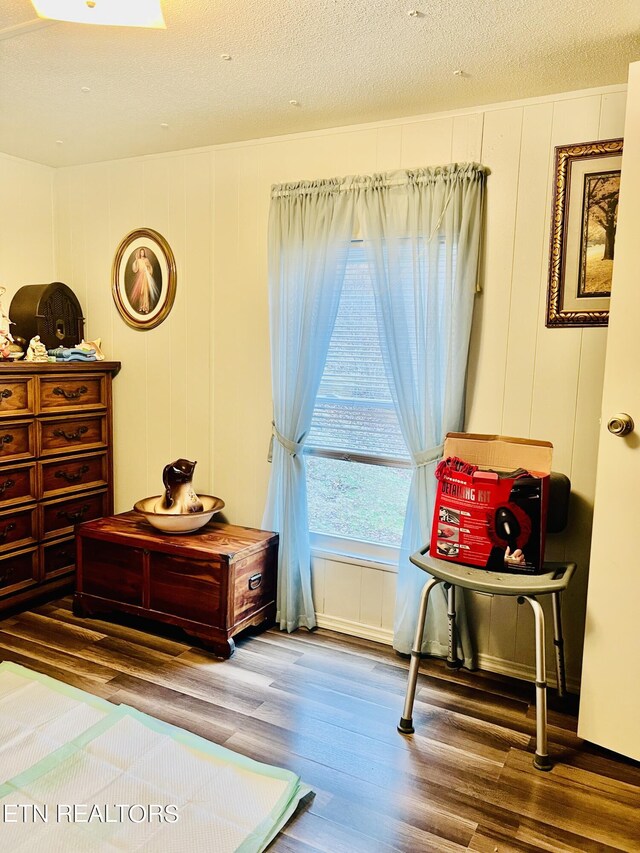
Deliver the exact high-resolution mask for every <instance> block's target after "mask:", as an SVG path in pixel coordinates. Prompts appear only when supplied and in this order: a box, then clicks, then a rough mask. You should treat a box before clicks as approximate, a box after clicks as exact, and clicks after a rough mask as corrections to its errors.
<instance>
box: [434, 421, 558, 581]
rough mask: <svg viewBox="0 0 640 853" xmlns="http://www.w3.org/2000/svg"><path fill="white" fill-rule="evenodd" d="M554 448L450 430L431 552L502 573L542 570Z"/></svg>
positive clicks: (440, 470) (441, 469)
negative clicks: (451, 431)
mask: <svg viewBox="0 0 640 853" xmlns="http://www.w3.org/2000/svg"><path fill="white" fill-rule="evenodd" d="M552 451H553V446H552V445H551V444H550V443H549V442H543V441H532V440H529V439H522V438H509V437H507V436H499V435H474V434H471V433H449V434H448V435H447V438H446V441H445V445H444V461H443V462H441V463H440V464H439V465H438V468H437V470H436V477H437V478H438V491H437V494H436V502H435V509H434V515H433V527H432V533H431V544H430V550H431V553H432V555H433V556H434V557H438V558H439V559H441V560H449V561H450V562H455V563H463V564H464V565H468V566H475V567H478V568H484V569H488V570H490V571H495V572H500V571H501V572H505V571H506V572H514V573H526V574H536V573H539V572H540V571H542V564H543V560H544V544H545V529H546V518H547V505H548V499H549V474H550V471H551V456H552Z"/></svg>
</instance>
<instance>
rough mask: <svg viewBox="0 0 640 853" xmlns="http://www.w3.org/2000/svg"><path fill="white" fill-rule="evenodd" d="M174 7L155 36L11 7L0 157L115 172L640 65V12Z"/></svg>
mask: <svg viewBox="0 0 640 853" xmlns="http://www.w3.org/2000/svg"><path fill="white" fill-rule="evenodd" d="M162 6H163V9H164V14H165V20H166V23H167V29H166V30H140V29H125V28H120V27H92V26H82V25H77V24H63V23H55V24H49V25H40V24H38V23H35V24H34V23H33V22H34V19H35V13H34V11H33V8H32V6H31V3H30V2H29V0H3V2H2V4H1V5H0V151H3V152H5V153H7V154H13V155H16V156H18V157H23V158H25V159H28V160H35V161H38V162H41V163H46V164H49V165H53V166H60V165H69V164H76V163H87V162H94V161H98V160H110V159H114V158H119V157H127V156H131V155H136V154H143V153H154V152H161V151H170V150H175V149H181V148H191V147H198V146H203V145H211V144H214V143H222V142H232V141H237V140H242V139H251V138H255V137H263V136H272V135H277V134H285V133H293V132H296V131H304V130H315V129H317V128H325V127H335V126H339V125H344V124H353V123H359V122H367V121H374V120H378V119H388V118H395V117H399V116H409V115H419V114H423V113H429V112H434V111H439V110H448V109H454V108H459V107H465V106H470V105H478V104H486V103H493V102H498V101H506V100H513V99H516V98H525V97H531V96H536V95H543V94H549V93H553V92H562V91H571V90H574V89H582V88H588V87H591V86H600V85H606V84H610V83H621V82H624V81H625V80H626V77H627V66H628V64H629V62H631V61H633V60H636V59H640V2H638V0H606V2H599V3H598V2H594V0H572V2H565V3H562V2H558V0H510V2H503V0H407V2H402V0H351V2H343V0H253V2H249V0H162ZM412 10H417V12H418V14H417V15H416V14H413V15H409V14H408V13H409V12H410V11H412ZM222 54H229V55H230V56H231V59H229V60H224V59H222V58H221V55H222ZM460 70H462V71H463V72H464V73H463V74H462V75H460V74H458V75H456V74H454V72H455V71H460ZM83 87H85V88H86V89H89V91H82V89H83ZM291 100H294V101H297V102H298V103H297V105H291V104H290V101H291ZM163 124H165V125H167V126H166V127H163Z"/></svg>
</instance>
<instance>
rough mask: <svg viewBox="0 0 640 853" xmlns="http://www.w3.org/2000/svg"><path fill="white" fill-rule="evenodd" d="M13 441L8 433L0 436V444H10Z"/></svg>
mask: <svg viewBox="0 0 640 853" xmlns="http://www.w3.org/2000/svg"><path fill="white" fill-rule="evenodd" d="M12 441H13V436H12V435H9V433H5V435H3V436H0V444H11V442H12Z"/></svg>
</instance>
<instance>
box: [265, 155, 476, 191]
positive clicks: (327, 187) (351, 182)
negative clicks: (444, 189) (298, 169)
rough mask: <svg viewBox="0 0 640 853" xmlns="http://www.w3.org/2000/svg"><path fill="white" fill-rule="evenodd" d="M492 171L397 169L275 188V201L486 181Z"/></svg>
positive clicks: (471, 166)
mask: <svg viewBox="0 0 640 853" xmlns="http://www.w3.org/2000/svg"><path fill="white" fill-rule="evenodd" d="M488 174H489V168H488V167H487V166H482V165H480V164H479V163H451V164H450V165H447V166H428V167H424V168H420V169H397V170H395V171H391V172H378V173H374V174H372V175H348V176H346V177H342V178H321V179H319V180H315V181H293V182H291V183H285V184H273V186H272V187H271V198H280V197H284V196H287V195H294V194H299V195H304V194H312V193H323V192H324V193H342V192H351V191H353V190H355V189H362V188H367V187H396V186H397V187H401V186H405V185H408V184H412V183H413V184H423V183H437V182H438V181H444V182H447V181H448V180H449V179H452V178H453V179H454V180H459V179H461V178H471V179H474V180H484V179H485V177H486V176H487V175H488Z"/></svg>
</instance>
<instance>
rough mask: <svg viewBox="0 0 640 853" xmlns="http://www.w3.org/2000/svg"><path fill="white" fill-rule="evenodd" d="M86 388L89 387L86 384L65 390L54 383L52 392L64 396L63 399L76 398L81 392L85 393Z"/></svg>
mask: <svg viewBox="0 0 640 853" xmlns="http://www.w3.org/2000/svg"><path fill="white" fill-rule="evenodd" d="M88 390H89V389H88V388H87V386H86V385H81V386H80V387H79V388H76V390H75V391H67V390H66V389H65V388H62V387H61V386H60V385H56V387H55V388H54V389H53V393H54V394H55V395H56V396H58V397H64V399H65V400H77V399H78V398H79V397H82V395H83V394H86V393H87V391H88Z"/></svg>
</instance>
